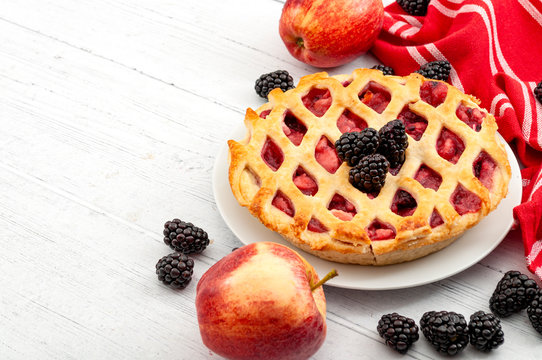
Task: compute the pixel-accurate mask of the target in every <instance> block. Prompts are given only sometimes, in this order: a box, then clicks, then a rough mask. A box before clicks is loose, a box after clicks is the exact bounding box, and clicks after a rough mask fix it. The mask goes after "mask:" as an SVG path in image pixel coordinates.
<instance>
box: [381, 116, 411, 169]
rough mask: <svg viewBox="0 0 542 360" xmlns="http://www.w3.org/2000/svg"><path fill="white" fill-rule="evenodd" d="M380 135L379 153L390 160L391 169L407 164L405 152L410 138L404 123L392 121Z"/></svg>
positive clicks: (384, 127) (382, 129)
mask: <svg viewBox="0 0 542 360" xmlns="http://www.w3.org/2000/svg"><path fill="white" fill-rule="evenodd" d="M378 135H379V136H380V146H379V147H378V150H377V151H378V153H379V154H382V155H384V156H385V157H386V159H388V161H389V163H390V167H391V168H396V167H398V166H399V165H402V164H403V163H404V162H405V150H406V148H407V147H408V136H407V134H406V131H405V125H404V124H403V122H402V121H401V120H393V121H390V122H389V123H387V124H386V125H384V126H383V127H382V128H381V129H380V130H379V131H378Z"/></svg>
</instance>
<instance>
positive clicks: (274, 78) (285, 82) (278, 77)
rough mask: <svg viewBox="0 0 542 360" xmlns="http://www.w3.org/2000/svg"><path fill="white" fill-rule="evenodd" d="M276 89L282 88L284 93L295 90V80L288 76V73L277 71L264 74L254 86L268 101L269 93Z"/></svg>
mask: <svg viewBox="0 0 542 360" xmlns="http://www.w3.org/2000/svg"><path fill="white" fill-rule="evenodd" d="M275 88H281V90H282V91H284V92H286V91H287V90H290V89H293V88H294V79H293V78H292V77H291V76H290V74H288V71H286V70H277V71H273V72H270V73H269V74H262V75H260V77H259V78H258V79H257V80H256V83H255V84H254V90H256V93H257V94H258V95H260V96H261V97H263V98H264V99H267V95H268V94H269V92H270V91H271V90H273V89H275Z"/></svg>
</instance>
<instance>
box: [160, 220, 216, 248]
mask: <svg viewBox="0 0 542 360" xmlns="http://www.w3.org/2000/svg"><path fill="white" fill-rule="evenodd" d="M164 243H166V245H168V246H169V247H170V248H172V249H173V250H175V251H178V252H182V253H184V254H193V253H196V254H197V253H201V252H202V251H203V250H205V248H206V247H207V245H209V236H208V235H207V233H206V232H205V231H204V230H203V229H200V228H199V227H197V226H195V225H194V224H192V223H190V222H184V221H182V220H179V219H173V220H171V221H167V222H166V223H165V224H164Z"/></svg>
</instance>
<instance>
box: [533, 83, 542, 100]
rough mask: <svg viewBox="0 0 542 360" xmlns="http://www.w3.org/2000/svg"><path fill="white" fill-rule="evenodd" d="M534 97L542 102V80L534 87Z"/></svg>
mask: <svg viewBox="0 0 542 360" xmlns="http://www.w3.org/2000/svg"><path fill="white" fill-rule="evenodd" d="M533 92H534V97H535V98H537V99H538V102H539V103H541V104H542V81H541V82H539V83H538V85H536V87H535V88H534V91H533Z"/></svg>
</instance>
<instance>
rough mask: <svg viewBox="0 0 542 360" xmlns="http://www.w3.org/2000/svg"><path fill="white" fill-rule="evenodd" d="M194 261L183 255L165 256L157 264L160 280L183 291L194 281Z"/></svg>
mask: <svg viewBox="0 0 542 360" xmlns="http://www.w3.org/2000/svg"><path fill="white" fill-rule="evenodd" d="M193 272H194V260H192V259H191V258H189V257H188V256H186V255H185V254H182V253H178V252H176V253H172V254H169V255H166V256H164V257H163V258H161V259H160V260H158V262H157V263H156V274H157V275H158V280H160V281H161V282H163V283H164V284H165V285H168V286H171V287H172V288H175V289H183V288H185V287H186V285H188V283H190V280H192V273H193Z"/></svg>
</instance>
